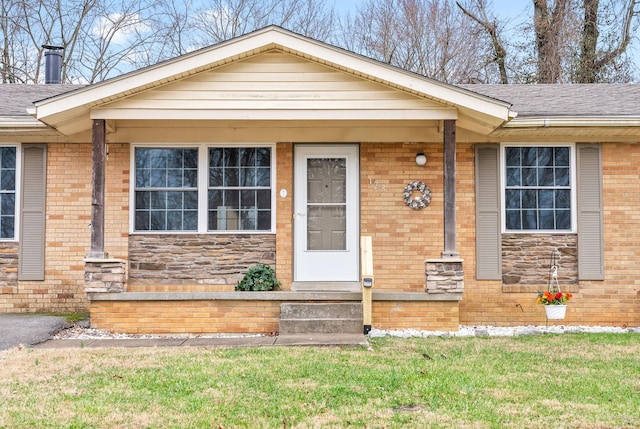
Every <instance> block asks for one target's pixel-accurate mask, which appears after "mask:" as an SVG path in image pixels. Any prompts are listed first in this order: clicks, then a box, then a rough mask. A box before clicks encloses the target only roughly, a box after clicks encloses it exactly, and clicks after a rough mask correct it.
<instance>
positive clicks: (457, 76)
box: [342, 0, 491, 83]
mask: <svg viewBox="0 0 640 429" xmlns="http://www.w3.org/2000/svg"><path fill="white" fill-rule="evenodd" d="M342 31H343V36H342V38H343V42H342V44H343V45H344V46H345V47H346V48H347V49H350V50H353V51H355V52H358V53H361V54H363V55H366V56H369V57H372V58H375V59H377V60H379V61H383V62H385V63H388V64H393V65H395V66H398V67H402V68H405V69H407V70H410V71H413V72H416V73H420V74H422V75H425V76H428V77H432V78H434V79H439V80H441V81H444V82H450V83H459V82H477V81H483V82H484V81H487V80H488V79H490V77H489V76H490V75H491V73H488V72H487V70H486V65H487V61H486V58H487V55H488V51H487V48H486V47H487V43H486V40H485V39H486V38H485V37H484V34H482V33H481V32H478V31H476V29H475V28H473V26H472V25H471V24H470V23H469V21H468V20H467V19H465V17H464V15H463V13H462V11H461V10H459V9H458V8H456V7H455V5H452V3H451V2H448V1H442V0H369V1H368V2H366V3H364V5H363V6H361V7H359V8H358V11H357V13H356V15H355V16H354V17H353V18H351V17H348V18H347V19H345V20H343V21H342Z"/></svg>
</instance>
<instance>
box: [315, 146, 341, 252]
mask: <svg viewBox="0 0 640 429" xmlns="http://www.w3.org/2000/svg"><path fill="white" fill-rule="evenodd" d="M346 184H347V162H346V159H345V158H313V159H308V160H307V250H346V225H347V222H346V209H347V207H346V206H347V204H346V201H347V195H346Z"/></svg>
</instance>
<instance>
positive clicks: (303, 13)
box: [193, 0, 333, 46]
mask: <svg viewBox="0 0 640 429" xmlns="http://www.w3.org/2000/svg"><path fill="white" fill-rule="evenodd" d="M332 15H333V11H332V10H331V9H329V8H328V7H327V6H326V2H325V0H319V1H318V0H211V1H210V2H208V3H206V4H204V5H203V6H202V7H201V8H200V9H199V10H198V11H197V13H196V14H195V17H194V24H193V27H194V29H195V30H196V31H197V32H198V34H199V44H200V45H201V46H206V45H210V44H212V43H218V42H221V41H223V40H228V39H231V38H233V37H237V36H240V35H242V34H246V33H248V32H250V31H253V30H256V29H259V28H262V27H265V26H267V25H271V24H275V25H280V26H282V27H285V28H287V29H289V30H291V31H294V32H297V33H300V34H303V35H306V36H310V37H315V38H318V39H321V40H323V39H326V38H327V37H328V35H329V34H330V33H331V25H332Z"/></svg>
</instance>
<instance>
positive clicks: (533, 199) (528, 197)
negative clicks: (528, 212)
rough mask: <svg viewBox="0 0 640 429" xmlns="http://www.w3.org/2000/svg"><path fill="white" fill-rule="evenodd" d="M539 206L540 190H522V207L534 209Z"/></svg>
mask: <svg viewBox="0 0 640 429" xmlns="http://www.w3.org/2000/svg"><path fill="white" fill-rule="evenodd" d="M536 207H538V192H537V191H536V190H535V189H526V190H524V191H522V208H525V209H529V208H531V209H533V208H536Z"/></svg>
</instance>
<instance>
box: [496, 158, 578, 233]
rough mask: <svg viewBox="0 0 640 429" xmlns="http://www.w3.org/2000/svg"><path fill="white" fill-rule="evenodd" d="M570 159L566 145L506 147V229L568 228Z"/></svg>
mask: <svg viewBox="0 0 640 429" xmlns="http://www.w3.org/2000/svg"><path fill="white" fill-rule="evenodd" d="M570 161H571V148H570V147H567V146H561V147H554V146H542V147H533V146H532V147H525V146H522V147H505V164H506V165H505V170H504V181H505V193H504V195H505V201H504V206H505V221H506V227H507V229H509V230H520V231H522V230H551V231H552V230H570V229H571V198H572V192H573V190H572V189H571V188H570V187H571V165H570ZM519 165H521V166H522V167H519Z"/></svg>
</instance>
